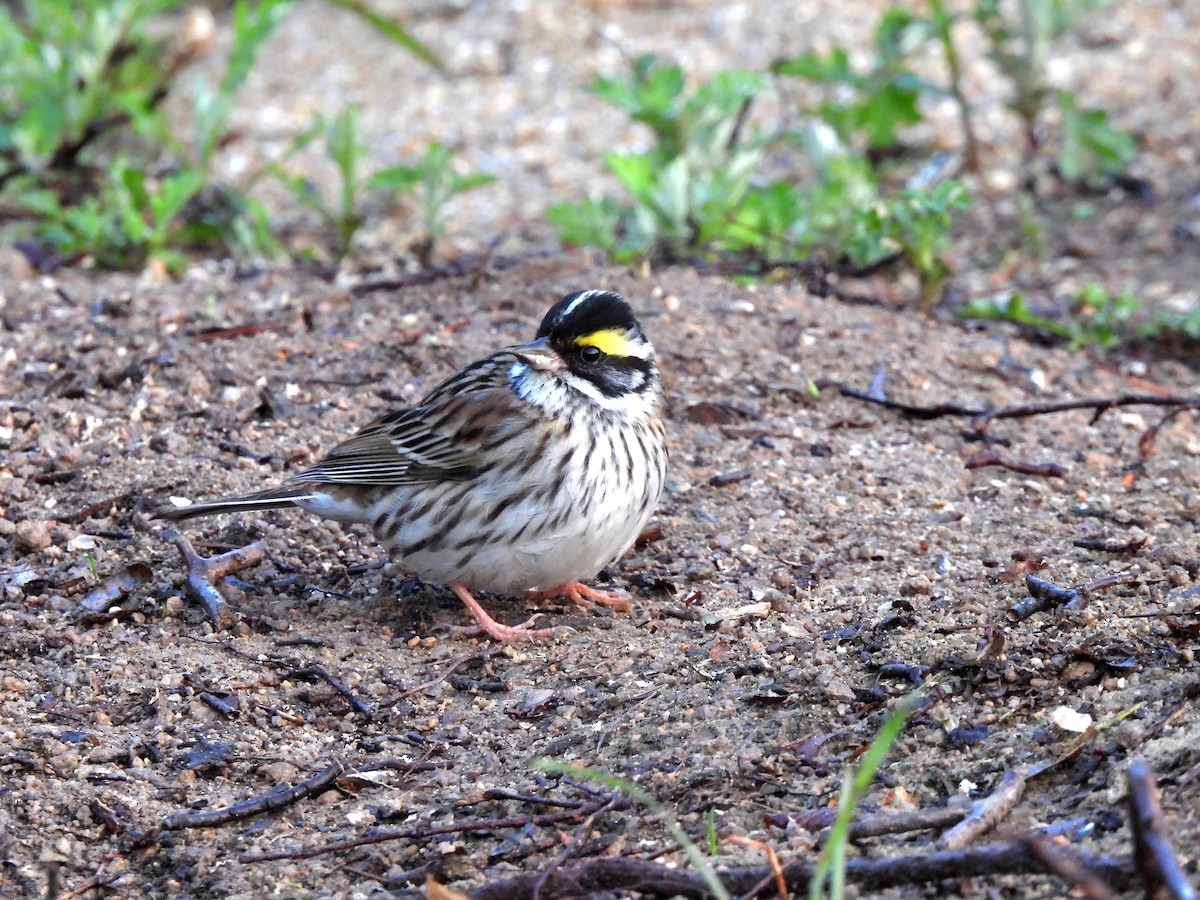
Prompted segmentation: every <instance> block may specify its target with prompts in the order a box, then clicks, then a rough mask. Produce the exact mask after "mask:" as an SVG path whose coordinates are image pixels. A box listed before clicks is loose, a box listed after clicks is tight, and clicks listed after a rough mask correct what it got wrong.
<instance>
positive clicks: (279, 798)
mask: <svg viewBox="0 0 1200 900" xmlns="http://www.w3.org/2000/svg"><path fill="white" fill-rule="evenodd" d="M343 771H345V770H344V768H343V767H342V764H341V763H340V762H334V763H331V764H330V765H328V766H326V767H325V768H324V769H322V770H321V771H320V772H318V773H317V774H316V775H313V776H312V777H311V778H306V779H305V780H304V781H299V782H297V783H296V784H280V785H276V786H275V787H273V788H272V789H271V790H269V791H267V792H266V793H265V794H260V795H258V796H257V797H251V798H250V799H249V800H242V801H241V802H239V803H231V804H230V805H229V806H222V807H219V808H218V809H201V810H192V809H185V810H181V811H179V812H174V813H171V814H170V815H169V816H167V817H166V818H164V819H163V820H162V822H160V823H159V826H158V827H159V829H160V830H161V831H176V830H179V829H181V828H216V827H217V826H219V825H228V824H229V823H230V822H236V821H238V820H240V819H249V818H252V817H253V816H257V815H261V814H262V813H269V812H276V811H277V810H280V809H283V808H285V807H288V806H291V805H292V804H293V803H297V802H299V801H301V800H303V799H304V798H306V797H311V796H313V795H314V794H319V793H321V792H322V791H324V790H325V789H326V788H327V787H329V785H331V784H333V783H334V782H335V781H336V780H337V779H338V778H339V777H340V776H341V774H342V772H343Z"/></svg>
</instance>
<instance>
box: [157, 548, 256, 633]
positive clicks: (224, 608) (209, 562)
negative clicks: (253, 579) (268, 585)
mask: <svg viewBox="0 0 1200 900" xmlns="http://www.w3.org/2000/svg"><path fill="white" fill-rule="evenodd" d="M175 546H176V547H178V548H179V552H180V553H181V554H182V555H183V561H184V562H185V563H186V564H187V571H188V580H187V592H188V593H189V594H190V595H191V596H192V597H193V598H194V599H195V600H197V601H198V602H199V603H200V604H201V605H202V606H203V607H204V611H205V613H207V614H208V619H209V621H210V622H212V625H213V628H216V629H218V630H221V629H225V628H228V627H229V626H230V625H232V624H233V610H231V609H230V608H229V604H228V603H226V602H225V598H224V597H222V596H221V593H220V591H218V590H217V588H216V585H214V584H213V581H215V580H217V579H220V578H224V577H225V576H226V575H231V574H233V573H234V572H240V571H241V570H242V569H248V568H250V567H251V566H256V565H258V564H259V563H260V562H262V559H263V556H265V555H266V551H267V545H266V544H265V543H264V542H262V541H255V542H254V543H253V544H248V545H247V546H245V547H238V548H237V549H236V550H230V551H229V552H228V553H222V554H221V555H220V556H201V555H200V554H199V553H197V552H196V549H195V548H194V547H193V546H192V543H191V541H189V540H188V539H187V537H186V536H184V535H182V534H176V535H175Z"/></svg>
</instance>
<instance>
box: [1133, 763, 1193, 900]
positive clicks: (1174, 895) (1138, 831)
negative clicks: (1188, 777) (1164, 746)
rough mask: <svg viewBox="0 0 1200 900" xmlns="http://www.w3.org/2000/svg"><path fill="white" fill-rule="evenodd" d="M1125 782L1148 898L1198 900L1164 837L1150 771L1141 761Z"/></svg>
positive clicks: (1151, 899) (1156, 792) (1139, 869)
mask: <svg viewBox="0 0 1200 900" xmlns="http://www.w3.org/2000/svg"><path fill="white" fill-rule="evenodd" d="M1126 778H1127V779H1128V782H1129V795H1128V798H1127V800H1128V803H1129V822H1130V827H1131V828H1132V830H1133V847H1134V854H1133V856H1134V859H1135V860H1136V861H1137V873H1138V876H1139V877H1140V878H1141V880H1142V884H1143V886H1144V887H1145V889H1146V896H1147V897H1148V898H1150V900H1196V889H1195V887H1193V886H1192V884H1191V883H1190V882H1189V881H1188V879H1187V875H1185V874H1184V871H1183V867H1182V866H1180V864H1179V860H1178V859H1176V857H1175V854H1174V852H1173V851H1172V850H1171V845H1170V843H1168V841H1167V838H1166V836H1165V835H1164V834H1163V821H1162V807H1161V806H1160V805H1159V801H1158V785H1157V784H1155V782H1154V775H1153V773H1152V772H1151V771H1150V767H1149V766H1148V765H1147V764H1146V761H1145V760H1144V759H1142V758H1140V757H1139V758H1137V759H1135V760H1134V761H1133V762H1131V763H1130V764H1129V771H1128V773H1126Z"/></svg>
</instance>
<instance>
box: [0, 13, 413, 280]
mask: <svg viewBox="0 0 1200 900" xmlns="http://www.w3.org/2000/svg"><path fill="white" fill-rule="evenodd" d="M328 2H331V3H334V4H335V5H339V6H343V7H345V8H348V9H351V10H352V11H354V12H355V13H357V14H358V15H360V16H361V17H363V18H364V19H366V20H367V21H368V22H370V23H371V24H372V25H373V26H374V27H375V28H376V29H377V30H379V31H380V32H382V33H384V34H386V35H387V36H388V37H389V38H391V39H393V40H397V41H400V42H401V43H403V44H404V46H405V47H406V48H407V49H409V51H410V52H414V53H417V54H419V55H422V56H423V58H431V57H430V54H429V53H428V51H427V50H425V49H424V48H423V46H422V45H420V44H419V42H416V41H415V39H413V38H411V36H410V35H408V34H407V32H405V31H404V29H402V28H400V27H399V26H398V25H397V24H396V23H395V22H392V21H391V20H389V19H387V18H386V17H383V16H380V15H379V14H377V13H374V12H373V11H372V10H371V9H370V8H369V7H367V6H366V5H365V3H363V2H362V0H328ZM179 5H180V0H105V2H95V3H84V4H78V3H72V2H70V0H25V2H23V3H12V4H5V5H3V6H0V193H2V194H3V195H4V196H5V197H7V198H8V199H9V200H10V201H11V202H12V203H13V204H14V205H15V206H16V207H17V208H19V209H21V210H23V212H24V213H25V214H26V216H28V218H29V219H30V220H31V222H32V225H33V230H34V233H35V234H36V235H37V237H38V238H40V239H41V240H42V241H43V242H45V243H46V244H47V245H49V247H50V248H51V249H53V250H54V251H56V253H57V254H58V255H59V256H61V257H66V258H68V259H70V258H73V257H79V256H84V255H87V256H90V257H92V258H94V259H95V260H96V261H97V262H98V263H99V264H101V265H104V266H112V267H135V266H140V265H143V264H144V263H145V262H147V261H148V260H158V261H159V262H161V263H163V264H165V265H166V266H167V267H169V268H178V267H179V266H180V265H181V264H182V262H183V260H184V255H183V254H184V252H185V251H187V250H189V249H192V248H204V249H211V248H214V247H216V248H221V249H224V250H225V251H227V252H233V253H238V254H241V255H269V254H271V253H273V252H274V251H275V250H276V249H277V248H278V244H277V242H276V240H275V238H274V235H273V234H272V233H271V230H270V227H269V223H268V221H267V216H266V213H265V211H264V210H263V208H262V207H261V205H260V204H259V203H258V202H257V201H256V200H255V199H254V198H253V197H252V196H251V195H250V194H249V192H248V188H247V186H252V185H253V184H254V183H255V182H256V180H257V173H252V174H251V176H250V177H249V178H247V180H246V184H245V185H243V186H237V185H226V184H220V183H217V182H216V181H215V180H214V177H213V171H212V162H213V159H214V156H215V154H216V152H217V151H218V150H219V149H220V148H221V147H222V146H224V144H225V143H226V142H227V141H228V140H230V139H231V134H230V131H229V127H228V122H229V117H230V114H231V112H232V110H233V104H234V100H235V95H236V93H237V91H238V89H239V88H240V87H241V85H242V84H243V82H244V81H245V79H246V77H247V75H248V74H249V73H250V71H251V70H252V68H253V66H254V64H255V61H256V59H257V56H258V53H259V51H260V49H261V47H262V45H263V44H264V42H265V41H266V39H267V38H268V37H269V36H270V34H271V33H272V32H273V31H274V30H275V28H276V27H277V26H278V25H279V23H280V22H281V21H282V20H283V19H284V18H285V17H286V16H287V15H288V14H289V13H290V12H291V10H292V9H293V8H294V7H295V5H296V0H261V2H256V3H252V2H249V0H238V2H236V3H234V4H233V8H232V29H233V39H232V42H231V51H230V57H229V60H228V62H227V64H226V66H225V69H224V71H223V73H222V76H221V78H220V79H219V81H218V82H217V83H216V84H209V83H207V82H205V81H203V80H199V81H197V83H196V86H195V89H194V93H193V104H192V108H191V117H190V120H189V121H188V123H187V125H186V127H185V129H184V130H183V131H182V132H180V134H186V138H183V137H180V136H179V134H177V133H176V131H175V129H174V128H172V126H171V124H170V123H169V121H168V119H167V117H166V116H165V114H164V112H163V108H162V106H163V100H164V99H165V98H166V97H167V96H168V95H169V94H170V93H172V92H174V91H175V90H176V89H177V88H178V83H179V76H180V74H181V73H182V72H183V71H184V70H185V69H186V68H187V66H188V65H190V64H191V63H192V62H194V61H195V60H196V59H198V58H199V57H201V56H203V55H204V54H205V53H206V52H207V51H208V49H209V46H210V45H211V43H212V33H213V30H214V29H215V27H216V26H215V23H213V21H212V18H211V14H209V13H207V12H206V11H204V10H203V8H198V9H197V11H194V12H193V13H192V14H191V16H190V17H189V18H188V20H187V23H186V24H185V25H184V26H183V27H182V28H181V29H180V30H179V32H178V36H177V37H176V39H175V40H173V41H171V42H164V41H158V40H154V39H151V38H150V37H149V36H148V35H149V33H150V28H149V25H150V22H151V20H152V19H153V18H154V17H155V16H157V15H160V14H162V13H164V12H168V11H172V10H174V9H175V8H176V7H178V6H179Z"/></svg>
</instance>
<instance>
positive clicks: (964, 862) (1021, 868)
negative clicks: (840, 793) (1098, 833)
mask: <svg viewBox="0 0 1200 900" xmlns="http://www.w3.org/2000/svg"><path fill="white" fill-rule="evenodd" d="M1079 862H1080V864H1081V865H1083V866H1085V867H1086V868H1087V869H1088V870H1090V871H1092V872H1094V873H1095V874H1096V876H1097V877H1100V878H1103V879H1105V880H1106V881H1110V882H1113V883H1116V884H1120V883H1123V882H1127V880H1128V876H1129V870H1130V867H1129V863H1128V861H1126V860H1119V859H1114V858H1113V857H1109V856H1097V855H1092V854H1080V855H1079ZM815 868H816V867H815V865H813V864H812V863H808V862H794V863H791V864H790V865H787V866H784V868H783V876H784V880H785V882H786V885H787V888H788V890H790V891H791V892H792V894H793V895H795V894H797V893H803V892H804V891H806V890H807V889H808V882H809V880H810V879H811V878H812V875H813V872H814V870H815ZM1047 871H1050V870H1049V869H1048V867H1047V866H1046V864H1045V863H1043V862H1042V861H1041V860H1039V859H1037V858H1036V857H1035V856H1034V855H1033V854H1032V853H1030V852H1029V850H1028V849H1027V848H1026V847H1025V845H1024V843H1022V842H1020V841H998V842H996V843H993V844H985V845H983V846H980V847H968V848H966V849H964V850H943V851H940V852H937V853H929V854H923V855H914V856H896V857H888V858H883V859H852V860H850V861H849V862H848V863H847V866H846V880H847V882H848V883H850V884H855V885H857V886H859V887H860V888H863V889H865V890H880V889H882V888H886V887H895V886H897V885H906V884H928V883H929V882H933V881H941V880H943V879H948V878H972V877H978V876H986V875H1027V874H1033V873H1042V872H1047ZM717 874H718V876H719V877H720V879H721V883H722V884H724V885H725V887H726V888H727V889H728V890H729V891H730V892H735V893H738V894H744V893H746V892H747V891H749V890H751V889H752V888H754V886H755V885H757V884H758V883H759V882H760V881H762V879H763V878H764V877H771V876H772V873H771V869H770V867H769V866H757V867H746V868H737V869H724V870H720V871H718V873H717ZM539 880H540V873H537V872H534V873H529V874H526V875H519V876H517V877H515V878H509V879H505V880H492V881H489V882H488V883H487V884H485V885H483V886H482V887H479V888H476V889H474V890H472V891H469V892H468V894H467V896H468V897H469V898H470V900H526V898H532V896H533V887H534V885H535V884H538V882H539ZM616 890H620V891H630V892H636V893H641V894H644V895H645V896H648V897H687V898H696V900H701V898H704V900H708V898H710V897H711V896H712V894H711V893H710V891H709V889H708V886H707V885H706V884H705V882H704V879H703V878H701V877H700V876H699V875H698V874H696V873H694V872H683V871H680V870H679V869H677V868H674V867H671V866H666V865H663V864H661V863H656V862H648V861H646V860H640V859H628V858H625V859H597V860H590V861H588V862H586V863H582V864H580V865H577V866H572V867H570V868H563V869H562V870H561V871H559V872H558V873H556V874H555V875H554V877H551V878H548V879H546V880H545V881H544V882H543V883H542V884H541V891H542V896H551V895H553V894H560V895H562V894H568V893H569V894H570V895H572V896H576V895H579V894H583V893H586V892H588V891H606V892H611V891H616Z"/></svg>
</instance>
